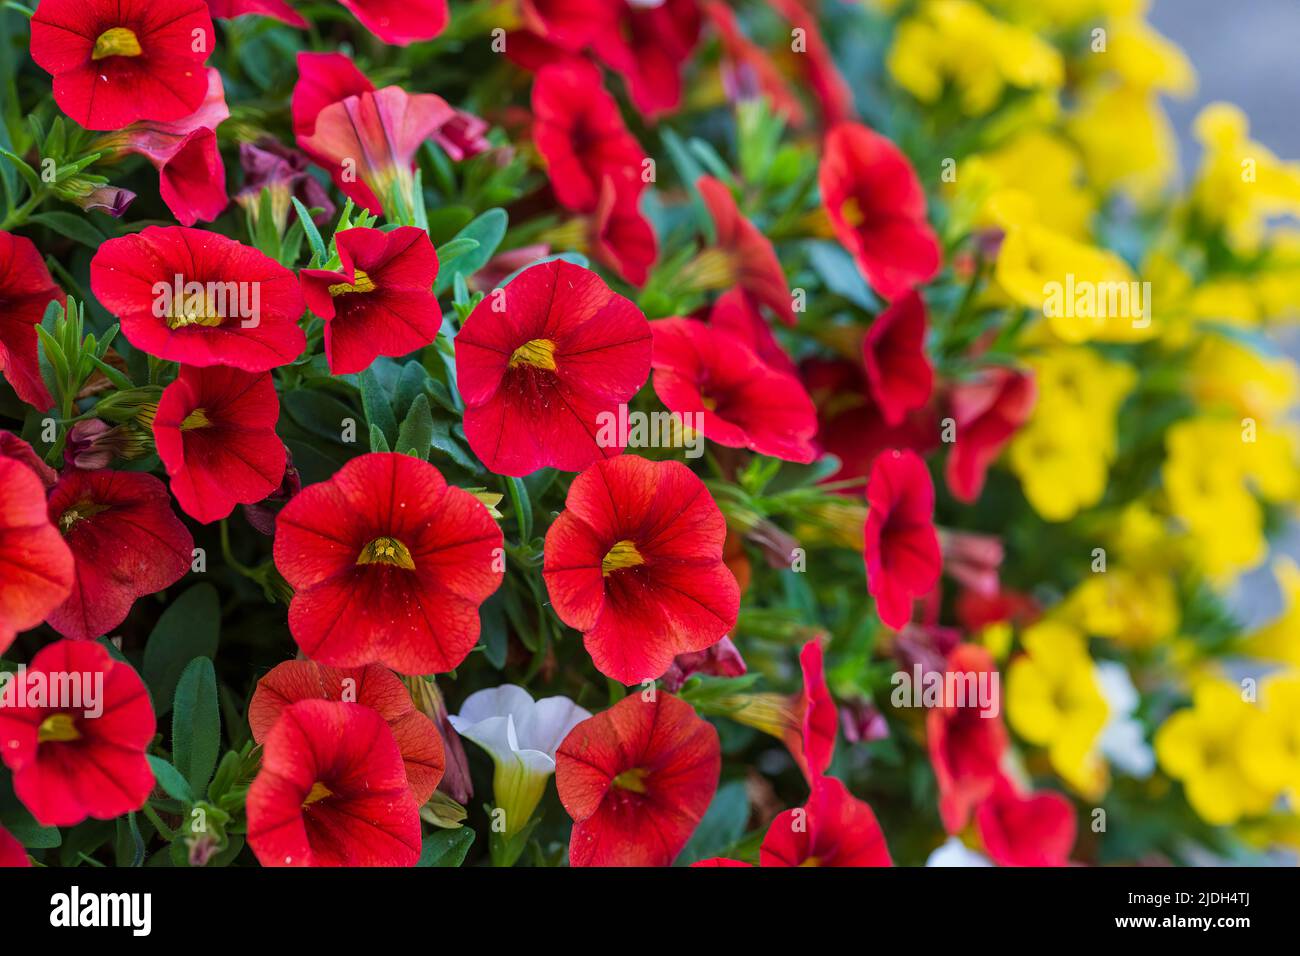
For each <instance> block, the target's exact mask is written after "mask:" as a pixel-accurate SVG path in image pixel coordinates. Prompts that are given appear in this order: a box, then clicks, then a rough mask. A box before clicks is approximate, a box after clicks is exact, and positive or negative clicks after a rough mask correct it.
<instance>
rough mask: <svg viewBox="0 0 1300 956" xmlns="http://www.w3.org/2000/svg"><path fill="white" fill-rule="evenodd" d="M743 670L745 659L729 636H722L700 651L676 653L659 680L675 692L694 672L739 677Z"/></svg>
mask: <svg viewBox="0 0 1300 956" xmlns="http://www.w3.org/2000/svg"><path fill="white" fill-rule="evenodd" d="M745 671H746V668H745V659H744V658H743V657H741V656H740V651H739V650H738V649H737V648H736V645H735V644H733V643H732V641H731V638H729V637H724V638H723V639H722V640H720V641H718V643H716V644H714V645H712V646H711V647H706V648H705V649H704V650H702V651H691V652H690V653H687V654H678V655H677V656H676V657H675V658H673V662H672V664H671V665H669V667H668V670H666V671H664V674H663V677H662V678H660V682H661V683H662V685H663V688H664V690H666V691H668V692H669V693H673V694H675V693H677V691H679V690H681V689H682V685H683V684H685V683H686V682H687V681H688V680H690V679H691V678H692V677H694V676H695V675H696V674H708V675H710V676H712V677H740V676H741V675H743V674H744V673H745Z"/></svg>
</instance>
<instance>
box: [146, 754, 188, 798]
mask: <svg viewBox="0 0 1300 956" xmlns="http://www.w3.org/2000/svg"><path fill="white" fill-rule="evenodd" d="M149 767H150V769H152V770H153V776H154V779H155V780H157V781H158V786H160V787H162V788H163V791H164V792H165V793H166V794H167V795H168V796H169V797H173V798H175V799H177V800H179V801H181V803H186V804H189V803H193V802H194V791H193V790H191V789H190V785H189V782H188V781H186V779H185V778H184V777H183V776H181V772H180V771H179V770H177V769H176V768H175V767H173V766H172V765H171V764H170V763H168V762H167V761H166V760H163V758H162V757H155V756H153V755H152V754H150V755H149Z"/></svg>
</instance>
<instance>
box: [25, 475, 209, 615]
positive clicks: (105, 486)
mask: <svg viewBox="0 0 1300 956" xmlns="http://www.w3.org/2000/svg"><path fill="white" fill-rule="evenodd" d="M46 510H47V513H48V515H49V519H50V521H51V523H53V524H54V525H55V527H57V528H58V529H59V531H60V532H61V533H62V534H63V540H64V541H65V542H66V543H67V545H68V548H69V549H70V550H71V551H72V557H73V559H74V561H75V562H76V579H75V581H74V583H73V585H72V593H71V594H70V595H69V596H68V599H67V600H66V601H64V602H63V603H62V604H61V605H59V607H58V608H56V609H55V610H54V611H53V612H51V614H50V616H49V618H48V622H49V625H50V626H51V627H52V628H54V629H55V630H56V631H58V632H59V633H60V634H62V635H63V636H64V637H71V638H75V639H78V640H86V639H90V638H96V637H100V636H101V635H103V634H107V633H108V632H109V631H111V630H112V629H113V628H115V627H117V626H118V625H119V624H121V623H122V621H123V620H125V619H126V615H127V612H129V611H130V610H131V605H132V604H134V603H135V600H136V598H140V597H144V596H145V595H146V594H153V593H155V592H157V591H161V590H162V589H163V588H165V587H170V586H171V585H173V584H175V583H176V582H177V581H179V580H180V579H181V578H182V577H184V575H185V572H186V571H188V570H189V569H190V562H191V561H192V560H193V552H194V539H193V538H192V537H191V536H190V533H189V531H187V530H186V528H185V525H183V524H181V522H180V519H179V518H177V517H176V515H175V514H174V513H173V512H172V509H171V496H170V495H168V494H167V489H166V487H164V486H163V483H162V482H161V481H159V480H158V479H157V478H155V477H154V476H153V475H147V474H145V473H143V472H128V471H108V470H104V471H80V470H78V469H75V468H73V469H69V470H67V471H65V472H64V473H63V475H62V476H61V477H60V478H59V483H58V484H57V485H55V486H54V490H53V491H51V492H50V497H49V502H48V504H47V509H46Z"/></svg>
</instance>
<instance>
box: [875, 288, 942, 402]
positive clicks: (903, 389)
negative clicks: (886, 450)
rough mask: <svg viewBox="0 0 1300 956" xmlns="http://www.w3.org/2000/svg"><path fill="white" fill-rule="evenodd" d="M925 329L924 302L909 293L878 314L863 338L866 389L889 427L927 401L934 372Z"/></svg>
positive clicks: (912, 293)
mask: <svg viewBox="0 0 1300 956" xmlns="http://www.w3.org/2000/svg"><path fill="white" fill-rule="evenodd" d="M925 327H926V325H925V303H924V302H922V301H921V297H920V296H919V295H917V294H916V292H915V291H912V292H908V293H907V294H906V295H904V296H903V297H902V298H900V299H898V300H897V301H895V302H894V304H893V305H891V306H890V307H889V308H888V309H886V310H885V311H884V312H882V313H880V315H878V316H877V317H876V320H875V321H874V322H872V323H871V328H869V329H868V330H867V334H866V337H865V338H864V339H863V342H862V361H863V364H864V365H865V366H866V370H867V388H869V389H870V390H871V396H872V397H873V398H874V399H875V400H876V404H877V405H878V406H879V407H880V411H881V412H882V413H883V415H884V417H885V423H886V424H887V425H890V426H891V427H896V426H898V425H900V424H902V422H903V419H904V418H905V417H906V416H907V413H908V412H910V411H912V410H913V409H917V408H922V407H924V406H925V404H926V403H927V402H928V401H929V400H930V392H931V390H932V389H933V388H934V369H933V368H931V367H930V360H929V359H928V358H926V355H925Z"/></svg>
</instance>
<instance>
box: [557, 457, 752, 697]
mask: <svg viewBox="0 0 1300 956" xmlns="http://www.w3.org/2000/svg"><path fill="white" fill-rule="evenodd" d="M726 533H727V529H726V522H725V521H724V520H723V517H722V512H721V511H719V510H718V506H717V505H716V504H715V503H714V501H713V498H712V496H711V495H710V494H709V492H708V489H706V488H705V487H704V483H703V482H702V481H700V479H699V478H697V477H696V476H695V474H694V473H693V472H692V471H691V470H690V469H689V468H687V467H686V466H685V465H683V464H681V463H680V462H676V461H661V462H651V461H647V460H646V459H644V458H638V457H636V456H634V455H624V456H621V457H619V458H613V459H610V460H609V461H600V462H597V463H596V464H594V465H592V466H591V467H590V468H588V469H587V470H586V471H584V472H583V473H582V474H580V475H579V476H578V477H577V478H575V479H574V480H573V484H572V485H571V486H570V487H569V495H568V498H567V500H566V501H565V510H564V511H562V512H561V513H560V515H559V517H558V518H556V519H555V521H554V523H553V524H552V525H551V528H550V531H548V532H547V535H546V547H545V561H544V564H543V569H542V576H543V578H544V579H545V581H546V589H547V591H548V592H550V596H551V602H552V605H553V606H554V608H555V613H556V614H558V615H559V617H560V620H562V621H563V622H564V623H565V624H568V625H569V626H570V627H573V628H577V629H578V630H580V631H582V632H583V642H584V644H585V645H586V647H587V651H588V653H590V654H591V659H592V661H594V662H595V665H596V669H597V670H599V671H600V672H601V673H602V674H604V675H606V676H607V677H612V678H614V679H615V680H618V681H622V682H623V683H624V684H633V683H636V682H638V681H642V680H652V679H654V678H657V677H659V676H660V675H661V674H663V672H664V671H665V670H667V669H668V665H669V664H671V663H672V660H673V658H674V657H676V656H677V655H678V654H685V653H689V652H690V651H702V650H704V649H705V648H706V647H709V646H711V645H713V644H716V643H717V642H718V641H720V640H721V639H722V637H723V635H725V634H726V633H727V632H728V631H729V630H731V628H733V627H734V626H735V624H736V614H737V613H738V611H739V609H740V586H739V585H738V584H737V583H736V578H735V576H734V575H732V573H731V571H730V570H729V569H728V568H727V566H726V564H724V563H723V560H722V546H723V541H724V539H725V538H726Z"/></svg>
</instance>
